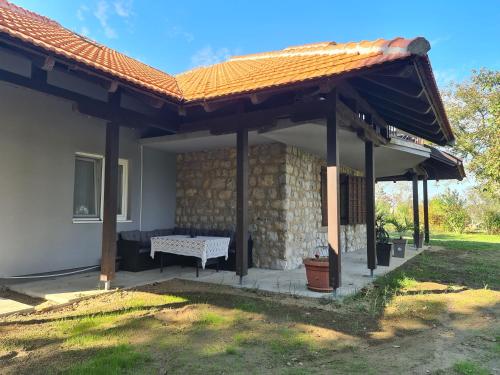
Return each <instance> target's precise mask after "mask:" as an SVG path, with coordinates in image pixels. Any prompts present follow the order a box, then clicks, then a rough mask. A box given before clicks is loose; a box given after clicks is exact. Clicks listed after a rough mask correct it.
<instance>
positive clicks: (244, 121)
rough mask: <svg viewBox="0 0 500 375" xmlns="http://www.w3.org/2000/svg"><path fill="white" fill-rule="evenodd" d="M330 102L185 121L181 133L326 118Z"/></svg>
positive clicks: (228, 131)
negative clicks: (286, 120) (279, 120)
mask: <svg viewBox="0 0 500 375" xmlns="http://www.w3.org/2000/svg"><path fill="white" fill-rule="evenodd" d="M327 109H328V103H326V100H325V101H321V100H317V101H314V102H308V103H294V104H287V105H281V106H276V107H272V108H264V109H255V110H253V111H247V112H238V113H233V114H230V115H225V116H217V117H213V118H209V119H204V120H194V121H187V120H186V121H185V122H183V123H181V124H180V125H179V129H178V132H179V133H190V132H194V131H200V130H210V131H211V132H212V133H213V134H225V133H234V132H235V130H237V129H238V128H240V129H241V128H246V129H249V130H250V129H260V128H265V127H269V126H274V125H275V123H276V120H277V119H279V118H287V117H289V118H290V119H291V120H292V121H294V122H300V121H307V120H313V119H314V120H316V119H320V118H324V117H325V116H326V113H327Z"/></svg>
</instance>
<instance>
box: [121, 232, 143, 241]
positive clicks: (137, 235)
mask: <svg viewBox="0 0 500 375" xmlns="http://www.w3.org/2000/svg"><path fill="white" fill-rule="evenodd" d="M120 238H121V239H122V240H125V241H140V240H141V232H140V231H138V230H128V231H124V232H121V233H120Z"/></svg>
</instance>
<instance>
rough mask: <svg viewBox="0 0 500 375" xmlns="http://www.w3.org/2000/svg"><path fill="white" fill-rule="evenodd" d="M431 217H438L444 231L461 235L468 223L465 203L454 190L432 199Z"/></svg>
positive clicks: (468, 217)
mask: <svg viewBox="0 0 500 375" xmlns="http://www.w3.org/2000/svg"><path fill="white" fill-rule="evenodd" d="M432 207H433V208H434V210H435V211H434V212H433V211H431V216H432V215H434V214H435V215H436V216H439V217H440V219H441V220H442V223H441V224H442V226H443V228H444V229H445V230H447V231H451V232H456V233H463V232H465V229H466V228H467V226H468V225H469V223H470V215H469V212H468V209H467V203H466V200H465V199H464V198H462V197H461V196H460V194H459V193H458V191H456V190H450V189H448V190H446V191H445V192H444V193H443V194H440V195H438V196H437V197H435V198H433V199H432Z"/></svg>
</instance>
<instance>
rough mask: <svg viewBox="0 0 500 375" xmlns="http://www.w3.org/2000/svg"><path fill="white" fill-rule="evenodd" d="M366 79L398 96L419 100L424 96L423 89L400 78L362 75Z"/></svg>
mask: <svg viewBox="0 0 500 375" xmlns="http://www.w3.org/2000/svg"><path fill="white" fill-rule="evenodd" d="M363 79H366V80H368V81H370V82H372V83H374V84H376V85H378V86H381V87H384V88H386V89H389V90H392V91H394V92H397V93H398V94H400V95H405V96H410V97H412V98H420V97H421V96H422V95H423V94H424V91H425V90H424V88H423V87H422V86H421V85H419V84H416V83H413V82H412V81H411V80H409V79H405V78H401V77H390V76H387V77H383V78H380V77H377V76H373V75H368V74H367V75H364V76H363Z"/></svg>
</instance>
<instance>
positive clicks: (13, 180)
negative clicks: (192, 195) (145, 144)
mask: <svg viewBox="0 0 500 375" xmlns="http://www.w3.org/2000/svg"><path fill="white" fill-rule="evenodd" d="M0 98H1V100H0V259H1V261H0V277H2V276H12V275H23V274H30V273H39V272H49V271H54V270H61V269H68V268H75V267H83V266H90V265H96V264H98V263H99V259H100V251H101V248H100V242H101V231H102V224H100V223H86V224H81V223H73V220H72V210H73V188H74V186H73V184H74V164H75V161H74V157H75V153H76V152H86V153H93V154H100V155H103V154H104V146H105V123H104V122H103V121H101V120H97V119H94V118H89V117H87V116H83V115H81V114H79V113H78V112H75V111H73V110H72V103H71V102H68V101H65V100H61V99H56V98H53V97H49V96H46V95H43V94H39V93H35V92H32V91H29V90H26V89H23V88H18V87H15V86H12V85H8V84H5V83H0ZM120 158H124V159H127V160H128V162H129V185H128V190H129V194H128V195H129V203H128V206H129V209H128V214H129V219H130V221H129V222H123V223H119V225H118V230H119V231H120V230H129V229H138V228H139V225H140V220H142V222H143V223H144V224H145V226H146V227H147V228H146V229H148V228H150V229H153V228H163V227H168V226H172V225H173V222H174V214H175V158H174V156H173V155H168V154H164V153H161V152H160V153H158V151H157V152H155V153H154V154H151V153H149V152H146V157H145V158H144V161H143V163H142V164H143V165H144V169H145V170H146V171H147V173H146V175H145V178H143V183H142V190H143V192H144V194H145V195H147V199H146V205H147V206H146V208H147V209H143V211H142V218H141V217H140V209H141V203H142V202H141V196H140V191H141V151H140V146H139V144H138V142H137V135H136V133H135V131H134V130H132V129H125V128H122V129H121V133H120ZM158 184H159V185H158ZM159 186H161V187H159ZM162 194H163V195H162ZM155 195H158V197H157V198H156V199H155V197H154V196H155ZM155 202H156V205H155V204H154V203H155ZM172 202H173V203H172ZM172 205H174V206H172ZM153 206H154V207H153Z"/></svg>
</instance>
